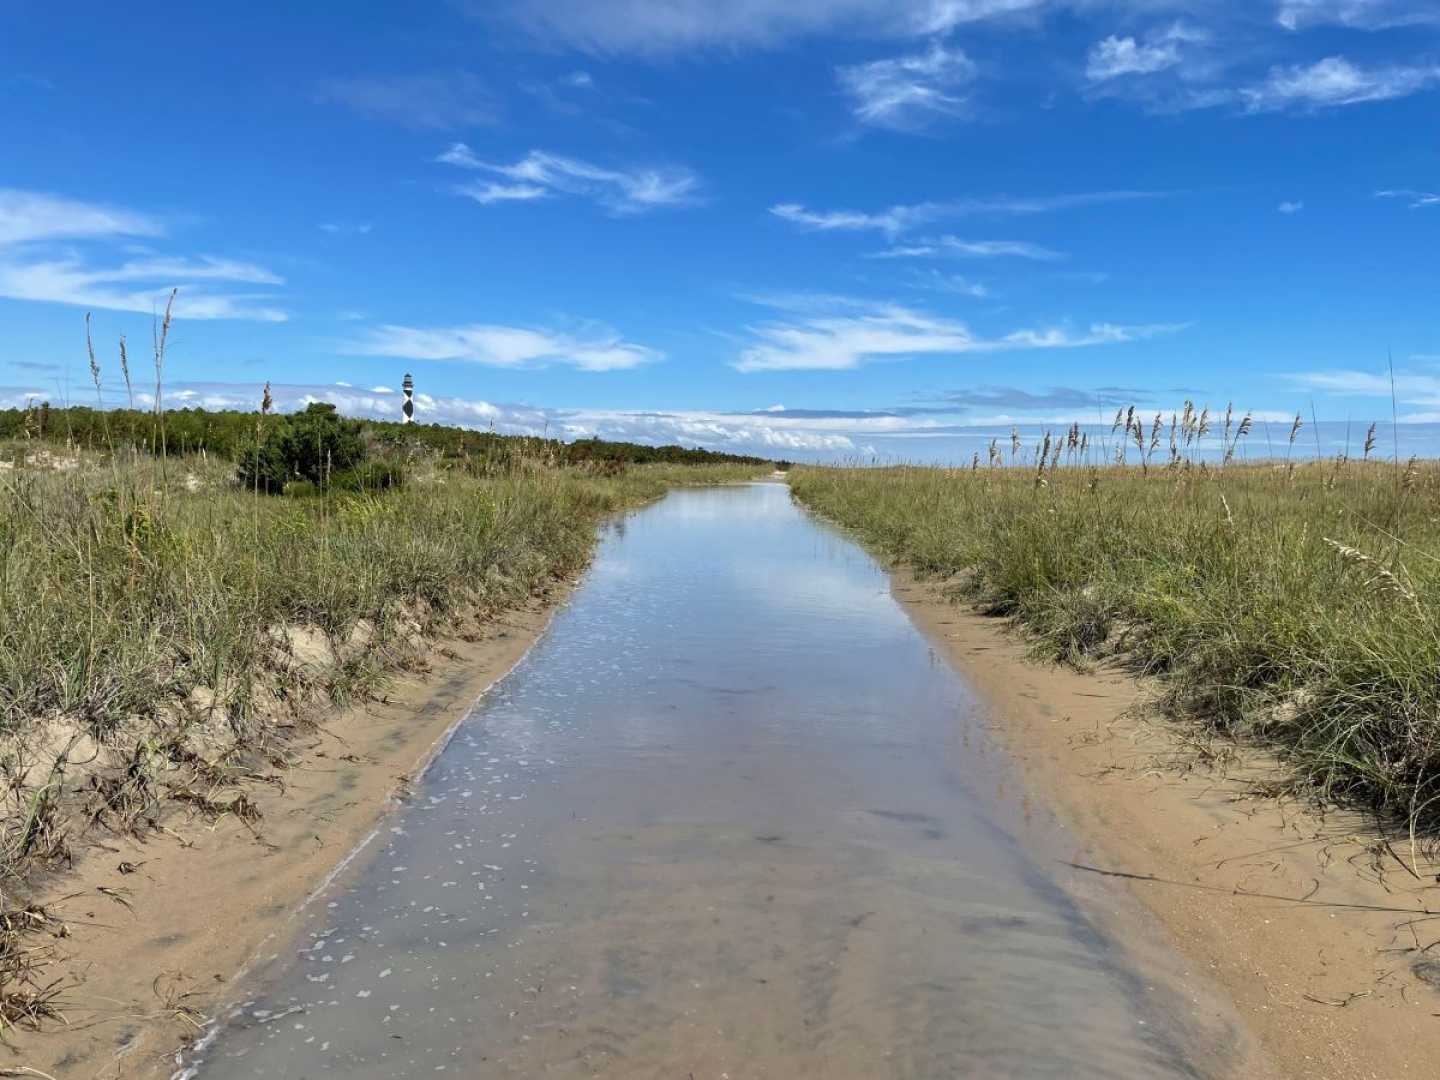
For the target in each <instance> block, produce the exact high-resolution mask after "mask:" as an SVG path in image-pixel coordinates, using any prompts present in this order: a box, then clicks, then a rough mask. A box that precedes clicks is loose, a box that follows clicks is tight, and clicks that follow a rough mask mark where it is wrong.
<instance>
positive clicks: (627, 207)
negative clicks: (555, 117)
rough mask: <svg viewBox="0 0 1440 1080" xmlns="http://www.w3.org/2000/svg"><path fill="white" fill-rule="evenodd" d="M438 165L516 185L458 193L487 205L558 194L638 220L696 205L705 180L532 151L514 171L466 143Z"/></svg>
mask: <svg viewBox="0 0 1440 1080" xmlns="http://www.w3.org/2000/svg"><path fill="white" fill-rule="evenodd" d="M436 160H437V161H439V162H441V163H443V164H446V165H454V166H457V167H459V168H462V169H473V170H477V171H483V172H491V173H495V174H497V175H499V176H503V177H505V178H506V179H507V180H509V181H511V183H509V184H498V183H487V184H469V185H460V186H458V187H457V188H456V189H455V190H456V192H457V193H458V194H461V195H465V196H467V197H469V198H472V199H474V200H476V201H477V202H480V203H482V204H486V203H493V202H501V201H506V200H530V199H538V198H542V197H544V196H547V195H553V194H557V193H558V194H566V195H579V196H585V197H587V198H591V199H594V200H595V201H596V202H598V203H599V204H600V205H602V206H604V207H606V208H607V209H609V210H610V211H611V212H612V213H616V214H634V213H640V212H643V211H645V210H652V209H655V208H657V207H664V206H680V205H685V204H687V203H693V202H694V201H695V200H696V198H697V195H698V189H699V186H700V181H699V178H698V177H697V176H696V175H695V174H694V173H693V172H691V171H690V170H689V169H684V168H676V167H667V168H640V169H630V170H623V169H607V168H604V167H603V166H599V165H592V164H590V163H589V162H585V161H581V160H579V159H578V158H570V157H562V156H561V155H559V154H551V153H547V152H545V151H543V150H532V151H530V153H529V154H527V155H526V156H525V157H523V158H521V159H520V160H519V161H517V162H515V163H514V164H513V165H502V164H496V163H493V162H487V161H483V160H481V159H480V158H479V157H478V156H477V155H476V154H475V152H474V151H473V150H471V149H470V147H468V146H466V145H465V144H464V143H455V144H454V145H452V146H451V147H450V148H449V149H448V150H446V151H445V152H444V153H443V154H441V155H440V156H439V157H438V158H437V159H436Z"/></svg>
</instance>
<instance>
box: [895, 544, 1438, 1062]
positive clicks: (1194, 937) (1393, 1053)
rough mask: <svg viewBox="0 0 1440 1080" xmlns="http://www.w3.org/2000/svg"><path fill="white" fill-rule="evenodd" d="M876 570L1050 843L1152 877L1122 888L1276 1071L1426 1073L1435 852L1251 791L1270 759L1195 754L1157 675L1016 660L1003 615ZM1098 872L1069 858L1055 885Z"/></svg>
mask: <svg viewBox="0 0 1440 1080" xmlns="http://www.w3.org/2000/svg"><path fill="white" fill-rule="evenodd" d="M892 580H893V592H894V595H895V597H896V598H897V599H898V600H899V601H901V602H902V603H903V604H904V606H905V609H906V611H907V612H908V613H909V615H910V616H911V618H912V619H913V620H914V621H915V623H916V625H917V626H919V627H920V628H921V629H922V630H924V631H925V632H926V634H927V635H928V636H929V637H930V639H931V640H932V641H933V642H934V643H935V645H936V648H937V651H938V652H939V653H940V654H941V655H942V656H944V657H945V658H946V660H947V661H948V662H950V663H952V664H953V665H954V666H955V667H956V669H957V670H959V671H960V672H961V673H962V674H963V675H964V677H965V678H966V680H967V682H969V683H970V685H972V686H973V687H975V689H976V690H977V692H978V693H979V694H980V695H981V699H982V700H983V701H984V702H985V708H984V715H983V719H982V720H981V723H982V725H983V726H984V727H985V729H986V730H987V731H988V732H989V733H990V735H991V736H993V737H994V738H995V739H996V740H997V742H998V743H999V744H1000V746H1001V747H1002V748H1003V750H1004V752H1005V755H1006V757H1007V759H1008V760H1009V761H1011V762H1012V763H1014V765H1015V767H1016V769H1017V772H1018V776H1019V781H1020V783H1021V784H1022V785H1023V787H1024V789H1025V790H1027V791H1032V792H1036V793H1038V797H1039V798H1041V799H1043V801H1044V802H1045V804H1046V805H1047V806H1049V807H1052V808H1053V809H1054V811H1055V812H1056V814H1057V816H1058V818H1059V820H1060V822H1061V823H1062V824H1063V825H1064V826H1065V827H1067V828H1068V829H1069V830H1070V835H1072V836H1073V838H1074V841H1075V845H1074V848H1073V851H1072V853H1071V855H1070V858H1071V859H1073V861H1075V862H1078V863H1083V864H1086V865H1091V866H1095V867H1097V868H1100V869H1106V870H1111V871H1119V872H1124V873H1129V874H1136V875H1149V876H1152V877H1154V878H1158V879H1161V880H1160V881H1133V880H1132V881H1129V882H1127V883H1126V885H1125V887H1126V889H1127V890H1128V891H1129V892H1130V894H1131V895H1132V896H1134V897H1135V898H1136V899H1137V900H1139V901H1140V902H1141V903H1143V904H1144V905H1145V908H1146V909H1147V911H1148V912H1150V913H1152V914H1153V915H1154V916H1155V917H1156V918H1157V919H1158V920H1159V922H1160V923H1161V924H1162V925H1163V927H1164V930H1165V937H1166V940H1167V941H1170V942H1173V943H1174V944H1175V946H1176V947H1178V949H1179V950H1180V952H1181V954H1182V955H1184V956H1185V957H1187V958H1188V959H1189V960H1190V961H1191V962H1193V964H1194V967H1195V969H1196V970H1198V971H1202V972H1204V973H1205V974H1206V975H1208V976H1209V977H1210V978H1212V979H1213V980H1215V982H1217V983H1218V984H1219V985H1220V986H1221V987H1222V988H1223V990H1224V991H1225V993H1226V994H1227V995H1228V996H1229V997H1230V998H1231V1000H1232V1001H1233V1002H1234V1003H1235V1007H1236V1009H1237V1010H1238V1012H1239V1015H1240V1016H1241V1017H1242V1018H1243V1021H1244V1023H1245V1025H1246V1026H1247V1027H1248V1028H1249V1029H1250V1030H1251V1031H1252V1032H1254V1033H1255V1035H1256V1037H1257V1038H1258V1040H1259V1042H1260V1044H1261V1046H1262V1047H1263V1048H1264V1049H1265V1051H1266V1052H1267V1054H1268V1056H1269V1058H1270V1060H1272V1061H1273V1062H1274V1063H1275V1065H1276V1066H1277V1067H1278V1068H1279V1070H1280V1071H1281V1073H1282V1074H1283V1075H1285V1076H1293V1077H1297V1078H1299V1077H1303V1078H1306V1080H1396V1078H1400V1077H1431V1076H1436V1075H1440V1065H1437V1062H1440V965H1436V964H1435V963H1434V962H1433V961H1432V960H1431V959H1430V958H1431V957H1432V956H1433V955H1434V952H1435V948H1434V947H1435V946H1437V944H1440V916H1429V915H1428V912H1430V911H1434V912H1440V887H1437V880H1440V879H1437V876H1436V875H1437V872H1440V865H1437V864H1436V863H1435V861H1434V860H1433V859H1431V858H1427V857H1426V855H1425V854H1424V849H1423V847H1422V848H1421V850H1420V851H1419V852H1417V853H1415V854H1416V855H1417V860H1418V861H1417V862H1416V863H1415V864H1414V866H1413V869H1414V871H1416V872H1415V873H1412V868H1409V867H1407V863H1408V862H1409V860H1410V857H1411V854H1412V852H1411V850H1410V846H1409V838H1408V837H1407V836H1405V835H1404V834H1403V832H1402V831H1400V830H1396V829H1395V828H1394V827H1393V826H1391V827H1388V828H1386V827H1382V826H1381V825H1380V824H1379V823H1378V822H1376V821H1374V820H1373V819H1370V818H1367V817H1366V816H1364V815H1360V814H1354V813H1343V812H1339V811H1334V810H1332V811H1330V812H1329V813H1326V814H1323V815H1322V814H1319V813H1317V812H1316V811H1315V810H1314V809H1313V808H1311V807H1308V806H1305V805H1300V804H1297V803H1296V802H1295V801H1293V800H1281V799H1276V798H1274V797H1272V796H1271V795H1269V794H1268V792H1269V791H1270V790H1271V787H1270V785H1271V783H1272V781H1273V780H1274V778H1275V775H1276V770H1277V769H1279V768H1281V766H1280V765H1279V764H1277V763H1276V762H1274V761H1272V760H1269V759H1267V758H1264V757H1262V756H1260V755H1258V754H1241V755H1240V756H1238V757H1237V758H1235V759H1234V760H1232V761H1229V762H1226V763H1221V764H1220V765H1216V766H1214V767H1207V766H1206V765H1205V764H1204V762H1202V761H1201V760H1200V759H1199V758H1198V757H1197V751H1196V747H1195V746H1194V745H1193V744H1192V743H1190V742H1189V737H1190V735H1191V733H1189V732H1187V731H1186V730H1185V729H1184V728H1183V727H1182V726H1176V725H1171V724H1169V723H1167V722H1166V721H1164V720H1163V719H1161V718H1159V716H1158V715H1157V713H1156V710H1155V709H1154V708H1153V707H1148V706H1147V701H1148V700H1149V697H1150V695H1152V694H1153V693H1155V692H1156V690H1157V689H1158V688H1156V687H1147V686H1145V685H1143V684H1138V683H1137V682H1136V681H1135V680H1134V679H1133V678H1131V677H1129V676H1128V675H1126V674H1124V673H1119V672H1099V673H1085V674H1081V673H1077V672H1074V671H1071V670H1068V669H1065V668H1061V667H1056V666H1053V665H1046V664H1037V663H1033V662H1031V661H1029V660H1028V659H1027V658H1026V646H1025V643H1024V641H1023V640H1022V639H1020V638H1019V637H1017V636H1014V635H1012V634H1010V633H1008V632H1007V629H1006V624H1005V623H1004V622H1003V621H1001V620H998V619H994V618H987V617H985V616H982V615H977V614H974V613H973V612H970V611H968V610H966V609H965V608H964V607H963V606H957V605H956V604H955V603H953V602H951V601H950V600H949V599H947V598H946V596H945V595H944V591H943V588H942V587H941V586H939V585H937V584H935V583H927V582H922V581H917V580H916V579H915V577H914V576H913V575H912V574H910V573H909V572H908V571H905V570H903V569H897V570H894V571H893V573H892ZM1217 749H1220V750H1222V751H1224V750H1226V749H1227V747H1225V746H1224V745H1223V744H1221V745H1220V746H1218V747H1217ZM1228 749H1231V750H1233V748H1228ZM1387 833H1388V836H1387ZM1382 837H1386V839H1384V840H1382ZM1086 878H1089V879H1090V880H1089V881H1087V880H1086ZM1113 881H1114V879H1099V878H1096V877H1095V875H1090V874H1083V873H1082V874H1080V875H1078V876H1077V877H1076V878H1074V879H1072V881H1071V891H1072V893H1074V894H1075V895H1077V896H1084V895H1085V894H1086V893H1087V892H1088V891H1089V890H1090V889H1092V888H1094V889H1103V888H1104V887H1107V886H1109V885H1111V884H1113ZM1257 894H1263V895H1257ZM1371 908H1377V909H1381V910H1369V909H1371ZM1103 909H1104V904H1103V901H1102V902H1101V903H1100V904H1098V905H1091V906H1090V908H1089V910H1092V911H1103ZM1100 918H1101V919H1102V921H1103V922H1105V923H1106V924H1107V925H1108V926H1109V929H1110V931H1111V932H1112V933H1117V934H1121V935H1123V934H1124V933H1125V930H1124V928H1123V926H1121V925H1119V924H1118V923H1117V921H1116V920H1114V919H1104V917H1103V916H1100Z"/></svg>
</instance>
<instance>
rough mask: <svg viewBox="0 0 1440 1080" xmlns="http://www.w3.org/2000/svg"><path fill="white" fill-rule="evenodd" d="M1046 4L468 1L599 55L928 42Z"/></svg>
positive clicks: (1035, 0) (475, 8)
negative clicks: (828, 37)
mask: <svg viewBox="0 0 1440 1080" xmlns="http://www.w3.org/2000/svg"><path fill="white" fill-rule="evenodd" d="M1048 3H1049V0H799V2H797V0H746V2H745V3H736V4H716V3H714V0H667V2H666V3H664V4H656V3H654V2H653V0H608V2H607V3H604V4H597V3H595V2H594V0H500V2H499V3H496V2H494V0H483V2H482V0H467V2H466V4H465V6H466V7H467V8H468V9H469V10H470V11H472V12H473V13H474V14H475V15H476V16H478V17H482V18H487V19H503V20H505V21H507V22H510V23H512V24H515V25H518V26H520V27H521V28H523V29H524V30H526V31H528V32H529V33H531V34H532V35H534V36H536V37H539V38H541V39H542V40H545V41H549V42H554V43H560V44H564V45H568V46H571V47H573V48H578V49H581V50H583V51H586V52H591V53H597V54H600V55H614V54H640V55H651V56H656V55H664V54H672V53H678V52H684V51H691V50H697V49H736V48H742V47H760V48H769V47H774V46H778V45H780V44H782V43H784V42H787V41H793V40H796V39H799V38H805V37H812V36H815V35H819V34H846V35H856V36H862V37H902V38H903V37H912V36H920V37H928V36H931V35H936V34H944V33H946V32H948V31H950V30H953V29H955V28H956V27H958V26H962V25H965V24H968V23H976V22H983V21H985V20H989V19H996V18H1003V17H1005V16H1007V15H1016V14H1019V13H1023V12H1026V11H1032V10H1037V9H1039V8H1042V7H1045V6H1047V4H1048Z"/></svg>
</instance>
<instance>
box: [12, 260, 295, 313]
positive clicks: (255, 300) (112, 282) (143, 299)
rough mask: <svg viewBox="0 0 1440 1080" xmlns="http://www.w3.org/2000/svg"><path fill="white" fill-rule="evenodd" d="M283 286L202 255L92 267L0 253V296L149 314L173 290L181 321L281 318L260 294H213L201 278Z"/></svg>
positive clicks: (254, 270)
mask: <svg viewBox="0 0 1440 1080" xmlns="http://www.w3.org/2000/svg"><path fill="white" fill-rule="evenodd" d="M217 281H218V282H234V283H241V284H252V285H283V284H284V279H283V278H280V277H278V276H277V275H275V274H273V273H271V272H270V271H269V270H266V269H265V268H264V267H261V266H256V265H255V264H253V263H241V262H234V261H232V260H228V259H216V258H208V257H202V258H200V259H150V260H143V261H136V262H126V263H122V264H120V265H119V266H114V267H109V268H100V269H96V268H92V267H90V266H88V265H87V264H86V263H84V262H83V261H81V260H80V259H78V258H66V259H55V260H20V261H7V260H6V259H5V258H4V257H3V256H0V296H3V297H5V298H6V299H8V300H31V301H41V302H46V303H56V304H73V305H75V306H78V307H87V308H98V309H101V310H106V311H137V312H145V313H149V312H153V311H156V310H158V309H160V308H163V307H164V306H165V303H166V301H167V299H168V298H169V296H170V292H171V290H172V289H179V290H180V294H179V296H178V297H177V299H176V301H175V314H176V316H177V317H179V318H184V319H247V320H251V321H255V322H285V321H286V320H287V319H289V317H290V316H289V314H288V313H287V312H286V311H285V310H284V309H282V308H279V307H274V306H272V305H271V304H270V303H268V302H267V300H268V298H267V297H266V296H264V295H258V296H257V295H253V294H247V293H215V292H210V291H208V290H207V288H206V286H205V285H204V284H202V283H204V282H217Z"/></svg>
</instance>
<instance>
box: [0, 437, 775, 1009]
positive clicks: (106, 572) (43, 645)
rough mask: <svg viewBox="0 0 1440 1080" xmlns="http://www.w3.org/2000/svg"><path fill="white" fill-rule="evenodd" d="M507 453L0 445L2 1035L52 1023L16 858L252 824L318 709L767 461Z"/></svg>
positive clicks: (56, 863) (54, 859) (25, 861)
mask: <svg viewBox="0 0 1440 1080" xmlns="http://www.w3.org/2000/svg"><path fill="white" fill-rule="evenodd" d="M268 419H269V422H271V423H275V422H276V421H277V420H281V419H283V418H275V417H271V418H268ZM249 423H250V425H251V428H252V431H253V430H254V428H255V425H256V417H254V416H251V417H250V418H249ZM515 442H518V441H512V443H509V444H507V443H505V441H504V440H501V441H500V442H499V443H497V444H496V445H498V446H501V447H502V448H503V449H504V450H505V453H503V454H495V453H490V454H485V455H481V456H478V457H476V456H471V455H464V456H460V457H458V458H457V457H446V456H445V455H444V454H443V453H442V452H439V451H436V450H434V449H433V448H430V447H427V446H426V445H425V444H424V443H423V442H420V441H419V440H414V441H411V442H410V443H408V444H402V445H401V446H400V448H399V449H397V448H396V447H395V446H393V445H392V446H391V447H389V448H388V449H387V450H386V451H385V453H384V454H383V455H381V457H382V464H383V465H384V468H383V470H377V469H375V468H374V466H375V464H376V462H375V461H374V460H373V458H372V460H371V461H369V462H367V464H366V468H365V469H364V470H363V471H361V472H360V474H359V476H358V478H356V482H354V483H348V484H343V485H342V484H341V483H339V482H335V483H329V482H327V481H329V480H331V479H332V478H331V477H330V476H329V475H328V474H323V475H322V476H321V478H320V482H319V483H318V484H317V483H313V482H309V481H302V482H299V483H295V484H287V485H286V488H287V490H289V491H290V494H289V495H285V496H278V495H266V494H264V493H263V491H262V490H260V489H259V488H258V485H256V484H254V483H248V484H247V483H243V482H241V480H237V478H236V471H237V470H236V465H235V463H234V462H232V461H227V460H224V459H223V458H221V457H218V456H213V455H210V454H208V453H206V454H204V455H196V454H192V455H188V456H181V455H169V456H158V457H157V456H151V455H150V454H148V453H147V452H145V451H143V450H137V449H135V448H133V447H131V448H126V449H104V450H92V449H82V448H79V447H77V446H76V445H75V444H74V443H73V442H71V443H70V444H69V445H68V446H58V447H57V446H54V445H47V444H45V443H43V442H41V441H39V440H38V439H37V440H35V441H28V442H20V443H16V444H12V445H11V446H10V448H9V449H8V450H6V451H5V452H4V453H3V457H4V459H5V460H6V461H7V463H8V464H9V466H10V467H9V468H7V469H6V470H5V471H4V472H3V473H0V769H3V776H4V787H3V790H0V828H3V843H4V849H3V853H0V856H3V857H0V872H3V874H4V875H5V880H4V882H3V885H0V898H3V905H0V907H3V919H0V1018H3V1023H4V1024H5V1025H13V1024H26V1023H29V1024H38V1023H42V1022H43V1021H45V1020H46V1019H47V1018H50V1017H53V1015H54V1013H55V1009H56V1001H55V997H56V995H57V994H59V993H61V992H62V991H63V990H64V989H65V987H64V986H62V985H60V984H58V983H57V982H55V981H54V980H52V979H50V978H48V977H47V976H46V974H45V971H44V969H45V964H46V961H47V960H48V959H49V957H50V955H51V950H52V948H53V945H54V943H55V941H56V939H57V938H58V937H60V936H62V935H63V934H64V933H65V928H64V925H63V923H62V922H61V921H60V919H59V918H57V917H56V915H55V914H54V913H53V912H50V911H47V910H45V909H44V908H42V907H40V906H38V905H37V904H35V903H34V902H32V901H33V897H32V895H31V893H30V892H29V891H28V890H27V888H26V879H27V877H29V876H33V873H34V871H36V870H37V869H52V870H53V869H59V868H63V867H64V866H65V865H66V864H67V863H68V862H69V860H70V859H71V857H72V855H73V854H74V853H75V852H77V850H79V849H81V848H83V847H84V846H85V841H88V840H89V839H91V838H93V837H95V836H97V835H104V832H105V830H114V831H117V832H142V833H145V832H154V831H156V830H163V829H164V828H165V827H166V821H167V820H168V819H170V818H172V817H173V816H174V815H176V814H189V815H195V814H198V815H201V816H202V817H205V818H210V819H215V818H218V817H221V816H233V817H234V818H238V819H240V820H242V821H247V822H253V821H254V820H255V819H256V816H257V814H258V813H259V811H258V810H257V807H256V802H255V799H254V798H253V795H254V792H255V790H256V785H265V786H266V787H267V788H269V787H281V788H283V786H284V784H285V779H284V774H285V769H286V768H287V766H288V765H289V763H290V761H291V747H292V744H293V742H294V740H295V739H296V737H297V736H298V735H301V734H304V733H305V732H307V731H308V730H312V729H313V725H314V723H315V722H316V720H317V719H319V718H321V717H323V716H324V715H325V709H326V708H327V707H330V706H335V705H345V704H349V703H353V702H357V701H363V700H366V699H367V698H369V697H372V696H374V695H377V694H380V693H382V692H383V688H384V687H385V685H386V682H387V680H388V679H389V677H390V676H391V675H392V674H393V673H396V672H399V671H404V670H407V669H409V670H414V669H416V668H418V667H421V666H423V664H424V660H423V654H424V652H425V650H426V648H427V645H428V642H429V641H430V640H431V639H433V638H434V637H435V636H436V635H438V634H441V633H448V634H462V635H464V634H466V633H467V632H469V631H470V628H473V627H480V626H483V625H484V624H485V622H486V621H487V620H490V619H492V618H493V617H495V616H496V615H497V614H498V613H500V612H503V611H505V610H506V609H508V608H511V607H513V606H515V605H517V604H519V603H522V602H524V601H525V600H526V599H527V598H528V597H529V596H531V595H532V594H533V593H535V592H536V591H537V590H544V589H545V588H546V587H547V585H548V583H550V582H553V581H555V580H557V579H561V578H565V577H568V576H572V575H573V574H574V573H575V572H577V571H578V570H579V568H580V567H581V566H583V564H584V563H585V561H586V560H587V559H588V557H589V554H590V551H591V549H592V545H593V541H594V538H595V531H596V526H597V524H598V523H599V522H600V521H601V520H602V519H604V518H605V517H606V516H607V515H611V514H613V513H615V512H617V511H620V510H623V509H625V508H627V507H631V506H635V505H639V504H640V503H643V502H644V501H646V500H649V499H652V498H655V497H657V496H658V495H660V494H662V493H663V492H664V491H665V490H667V489H668V487H670V486H671V485H674V484H677V483H682V484H683V483H716V482H726V481H730V480H735V479H743V478H749V477H751V476H754V475H757V474H758V473H760V472H762V471H763V472H768V471H769V470H770V468H771V466H770V465H769V463H765V464H764V466H763V469H762V468H757V466H756V465H754V464H745V463H741V462H731V463H718V464H701V465H663V464H655V465H638V466H637V465H630V464H627V463H626V462H624V461H623V460H615V459H601V460H583V459H582V460H579V461H578V463H571V461H570V460H568V455H561V454H557V453H554V452H548V453H547V452H545V448H546V446H547V445H549V446H555V445H558V444H543V443H538V442H537V444H536V446H529V445H528V444H527V445H526V446H524V447H521V448H520V449H521V451H522V452H511V451H514V450H515V449H516V447H515V446H514V445H513V443H515ZM537 450H538V451H539V452H536V451H537ZM327 464H328V455H327ZM381 471H383V473H384V475H383V476H381V475H380V473H381ZM242 472H243V470H242ZM376 477H379V482H375V483H371V481H374V480H375V478H376ZM243 479H244V478H243V477H242V480H243ZM378 810H379V806H378V805H377V807H376V812H378Z"/></svg>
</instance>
